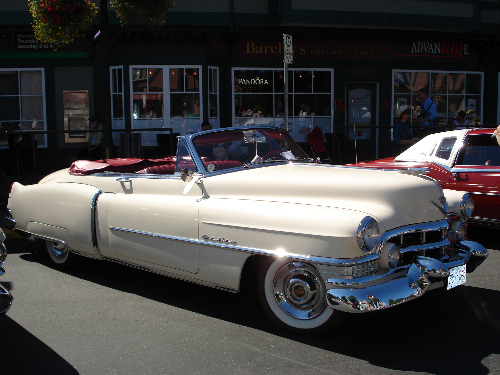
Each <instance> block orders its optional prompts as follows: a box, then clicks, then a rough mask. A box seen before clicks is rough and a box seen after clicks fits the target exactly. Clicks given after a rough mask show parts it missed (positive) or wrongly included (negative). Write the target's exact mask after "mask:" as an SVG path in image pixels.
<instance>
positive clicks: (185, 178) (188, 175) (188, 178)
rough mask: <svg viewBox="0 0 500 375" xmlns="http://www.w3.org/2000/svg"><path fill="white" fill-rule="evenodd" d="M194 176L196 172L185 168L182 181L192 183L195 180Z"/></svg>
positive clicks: (182, 172)
mask: <svg viewBox="0 0 500 375" xmlns="http://www.w3.org/2000/svg"><path fill="white" fill-rule="evenodd" d="M193 174H194V172H193V171H192V170H191V169H189V168H184V169H183V170H182V171H181V179H182V181H184V182H189V181H191V180H192V179H193Z"/></svg>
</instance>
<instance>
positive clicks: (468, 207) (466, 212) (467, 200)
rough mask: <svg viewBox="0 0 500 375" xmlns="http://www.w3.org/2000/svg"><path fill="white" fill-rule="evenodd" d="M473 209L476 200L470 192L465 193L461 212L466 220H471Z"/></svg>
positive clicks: (461, 203) (461, 202)
mask: <svg viewBox="0 0 500 375" xmlns="http://www.w3.org/2000/svg"><path fill="white" fill-rule="evenodd" d="M473 211H474V201H473V200H472V197H471V196H470V194H464V196H463V197H462V200H461V201H460V213H461V214H462V216H463V217H464V218H465V219H466V220H469V219H470V217H471V216H472V212H473Z"/></svg>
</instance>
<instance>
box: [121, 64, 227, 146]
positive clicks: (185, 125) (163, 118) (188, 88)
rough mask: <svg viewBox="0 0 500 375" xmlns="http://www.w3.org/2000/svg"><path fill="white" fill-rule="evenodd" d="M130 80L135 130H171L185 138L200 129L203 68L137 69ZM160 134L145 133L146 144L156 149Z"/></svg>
mask: <svg viewBox="0 0 500 375" xmlns="http://www.w3.org/2000/svg"><path fill="white" fill-rule="evenodd" d="M130 78H131V79H130V81H131V82H130V87H131V90H132V98H131V112H132V128H133V129H153V128H154V129H156V128H171V129H172V132H173V133H179V134H181V135H185V134H189V133H193V132H196V131H197V130H198V129H200V127H201V113H202V100H201V99H202V98H201V85H200V82H201V67H200V66H167V65H162V66H133V67H131V68H130ZM216 94H217V93H216ZM217 110H218V109H217ZM159 133H163V132H161V131H148V132H141V134H142V136H141V139H142V145H143V146H156V145H157V134H159Z"/></svg>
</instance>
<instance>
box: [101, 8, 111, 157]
mask: <svg viewBox="0 0 500 375" xmlns="http://www.w3.org/2000/svg"><path fill="white" fill-rule="evenodd" d="M99 21H100V29H101V35H100V37H101V84H102V85H103V87H101V123H102V135H103V138H102V157H103V158H104V159H110V158H112V157H113V156H114V146H113V136H112V131H111V129H112V126H111V96H110V74H109V48H108V47H109V46H108V2H107V0H101V3H100V8H99Z"/></svg>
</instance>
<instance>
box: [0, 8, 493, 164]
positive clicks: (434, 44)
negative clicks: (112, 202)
mask: <svg viewBox="0 0 500 375" xmlns="http://www.w3.org/2000/svg"><path fill="white" fill-rule="evenodd" d="M6 3H9V1H7V2H6ZM10 3H11V5H8V4H6V5H3V6H4V7H5V9H3V12H2V14H3V16H2V18H1V19H0V21H1V22H2V24H0V33H1V34H2V35H1V36H0V46H1V47H2V51H3V53H0V104H1V107H0V108H2V110H1V111H0V126H1V129H2V131H4V130H22V131H24V132H31V133H33V135H34V137H35V138H36V140H37V147H38V149H37V150H38V157H39V158H40V163H39V164H40V165H42V164H44V165H47V164H48V161H51V162H52V163H49V164H51V166H50V167H46V170H45V171H49V169H51V170H53V169H57V168H59V167H64V166H67V165H68V162H70V161H71V160H72V159H73V160H74V157H75V154H76V150H78V149H79V148H82V147H85V142H86V137H87V133H86V131H87V130H88V121H87V119H88V117H89V116H90V115H94V114H95V115H99V114H100V112H101V103H100V92H101V90H109V92H110V96H111V101H112V110H111V117H112V118H111V124H112V127H113V129H114V130H115V132H114V133H113V134H114V136H113V137H114V143H115V145H116V146H117V148H118V149H117V151H118V152H120V150H119V147H118V146H119V133H120V130H133V131H136V132H137V133H139V134H141V140H140V141H141V145H142V148H143V150H146V151H147V150H148V149H150V148H154V147H156V146H157V145H158V134H169V133H170V132H172V133H175V134H181V135H182V134H189V133H193V132H196V131H198V130H200V129H201V128H202V126H203V125H204V124H206V123H210V124H211V125H212V126H214V127H216V128H217V127H228V126H240V125H250V124H255V125H272V126H284V119H285V113H284V102H285V98H284V92H285V90H284V79H283V78H284V77H283V76H284V66H283V42H282V35H283V33H288V34H290V35H292V38H293V49H294V54H293V64H292V65H290V66H289V69H288V92H289V95H288V103H289V114H288V115H289V125H288V129H289V131H290V133H291V134H292V135H293V137H294V139H295V140H297V141H299V142H304V141H305V138H304V135H303V134H302V133H301V129H303V127H307V128H309V129H312V128H313V127H315V126H318V127H319V128H320V129H321V130H322V132H323V134H324V135H325V142H326V146H327V148H328V149H329V150H330V151H331V154H332V157H333V160H334V162H336V163H344V162H352V161H354V160H355V159H356V157H357V160H366V159H374V158H380V157H385V156H390V155H391V154H392V144H391V130H392V124H393V122H394V121H395V117H394V114H395V110H396V109H397V108H399V107H400V106H411V107H412V109H413V111H414V113H415V114H416V113H418V111H419V110H420V102H419V101H418V98H417V95H416V92H417V90H418V89H420V88H423V87H426V88H428V89H429V91H430V96H431V98H432V99H433V100H434V101H435V102H436V103H437V105H438V113H439V119H438V121H439V125H440V126H441V127H442V129H443V130H444V129H446V128H451V127H452V126H453V119H454V118H456V116H457V114H458V112H460V111H464V112H466V116H467V120H468V121H469V124H471V125H473V126H487V127H492V126H494V125H496V124H497V123H498V122H500V112H499V110H498V108H499V107H500V97H499V92H498V91H499V90H498V87H499V84H500V73H499V72H500V63H499V62H498V61H499V60H500V59H498V57H499V56H500V54H499V40H498V35H500V34H499V32H498V31H499V28H500V5H499V4H498V2H491V1H475V0H470V1H465V0H464V1H459V0H456V1H452V0H449V1H442V2H439V4H438V5H436V4H435V3H433V2H430V1H427V0H412V1H409V2H408V4H406V6H405V7H404V9H400V8H401V6H400V5H398V6H396V8H391V10H381V9H380V6H379V7H377V6H376V4H375V3H377V2H373V1H371V2H370V1H364V0H359V1H356V2H354V3H356V4H354V3H352V2H350V3H349V4H344V2H342V3H341V2H327V3H328V4H326V5H325V2H321V1H319V0H314V1H308V2H307V3H308V4H307V5H304V4H299V3H302V2H298V1H294V0H282V1H280V2H273V1H270V0H269V1H268V0H258V1H255V2H252V3H251V4H249V3H250V2H244V1H240V0H231V1H229V2H228V3H227V4H226V2H224V4H222V2H217V1H214V2H213V4H212V5H211V6H210V7H209V5H207V2H201V1H197V0H189V1H181V0H179V1H177V2H176V8H174V9H173V10H172V11H171V12H170V13H169V15H168V16H167V25H166V26H165V27H164V28H162V29H157V30H147V29H144V28H128V29H123V28H122V27H121V26H120V25H119V22H118V21H117V20H116V19H115V18H113V13H112V9H110V11H111V31H110V41H109V53H110V73H111V82H109V85H108V83H106V82H101V79H100V54H99V50H100V42H99V40H97V41H94V40H93V35H94V34H95V32H96V31H97V30H98V27H99V26H98V24H97V22H98V20H96V25H95V26H94V30H93V31H92V32H89V34H88V35H87V36H85V37H81V38H78V39H77V40H76V41H75V43H73V44H72V45H70V46H68V47H65V48H61V49H60V50H57V51H53V50H52V49H51V48H50V47H49V46H44V45H42V44H40V43H39V42H38V41H36V40H35V39H34V38H33V35H32V33H31V30H30V26H29V23H30V22H31V20H30V15H29V12H28V11H27V7H26V6H24V7H23V6H19V5H16V4H15V3H17V2H14V1H12V2H10ZM351 3H352V4H351ZM399 3H400V2H398V1H396V2H394V4H399ZM431 3H432V7H431V6H429V5H431ZM374 4H375V5H374ZM424 5H426V6H424ZM359 9H363V11H359ZM6 14H10V15H11V17H7V15H6ZM375 16H376V17H375ZM403 16H404V17H403ZM436 25H439V26H436ZM148 129H154V130H153V131H148ZM159 129H166V131H161V130H159ZM65 130H72V131H75V130H77V131H79V130H81V131H82V132H81V133H75V132H73V133H72V134H64V131H65ZM0 148H1V149H5V150H7V149H8V148H9V139H8V137H3V138H1V137H0ZM1 149H0V151H1ZM54 160H57V162H53V161H54ZM45 171H44V172H45Z"/></svg>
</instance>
